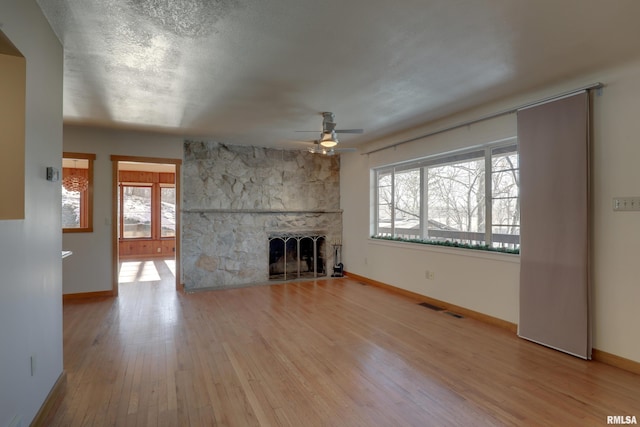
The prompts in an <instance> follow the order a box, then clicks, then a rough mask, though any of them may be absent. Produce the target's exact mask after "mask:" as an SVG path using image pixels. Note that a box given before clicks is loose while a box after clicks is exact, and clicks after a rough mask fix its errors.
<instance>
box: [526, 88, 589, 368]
mask: <svg viewBox="0 0 640 427" xmlns="http://www.w3.org/2000/svg"><path fill="white" fill-rule="evenodd" d="M518 143H519V150H520V185H521V187H520V199H521V224H522V227H521V247H520V320H519V323H518V335H519V336H520V337H522V338H526V339H528V340H531V341H535V342H537V343H539V344H543V345H546V346H549V347H552V348H555V349H557V350H561V351H564V352H567V353H570V354H573V355H575V356H578V357H582V358H585V359H589V358H591V334H590V330H589V325H590V322H589V241H588V237H589V209H588V207H589V94H588V93H587V92H581V93H578V94H575V95H572V96H569V97H566V98H562V99H559V100H556V101H552V102H548V103H545V104H541V105H537V106H533V107H529V108H526V109H523V110H520V111H518Z"/></svg>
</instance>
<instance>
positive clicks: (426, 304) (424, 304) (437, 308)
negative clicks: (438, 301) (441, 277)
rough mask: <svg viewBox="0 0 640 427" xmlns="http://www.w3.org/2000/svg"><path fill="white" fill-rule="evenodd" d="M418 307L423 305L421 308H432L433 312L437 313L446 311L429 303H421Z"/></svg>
mask: <svg viewBox="0 0 640 427" xmlns="http://www.w3.org/2000/svg"><path fill="white" fill-rule="evenodd" d="M418 305H421V306H423V307H427V308H430V309H431V310H435V311H442V310H444V308H442V307H438V306H437V305H433V304H429V303H428V302H421V303H418Z"/></svg>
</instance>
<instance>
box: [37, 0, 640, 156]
mask: <svg viewBox="0 0 640 427" xmlns="http://www.w3.org/2000/svg"><path fill="white" fill-rule="evenodd" d="M38 3H39V4H40V6H41V7H42V9H43V11H44V13H45V15H46V16H47V18H48V20H49V21H50V23H51V25H52V27H53V29H54V31H55V32H56V34H57V35H58V37H59V38H60V40H61V41H62V43H63V45H64V51H65V61H64V67H65V70H64V118H65V122H66V123H72V124H89V125H97V126H106V127H117V128H125V129H143V130H144V129H146V130H154V131H161V132H168V133H175V134H179V135H183V136H190V137H203V138H207V139H213V140H218V141H223V142H227V143H233V144H252V145H262V146H275V147H299V145H296V144H294V143H293V141H295V140H303V139H313V138H316V137H317V136H319V132H320V130H321V129H322V116H321V115H320V113H321V112H323V111H332V112H334V113H335V118H336V122H337V123H338V128H364V129H365V133H364V134H363V135H345V134H343V135H341V137H340V140H341V141H342V143H343V144H344V145H346V146H354V145H358V144H359V143H362V142H366V141H369V140H372V139H375V138H379V137H383V136H386V135H389V134H392V133H395V132H398V131H402V130H405V129H407V128H410V127H413V126H416V125H418V124H421V123H424V122H427V121H430V120H434V119H437V118H441V117H444V116H446V115H449V114H451V113H454V112H457V111H461V110H464V109H467V108H470V107H473V106H476V105H479V104H482V103H485V102H488V101H492V100H497V99H500V98H503V97H505V96H509V95H512V94H514V93H518V92H522V91H525V90H529V89H533V88H536V87H540V86H542V85H546V84H551V83H553V82H557V81H560V80H563V79H566V78H567V77H570V76H572V75H575V74H584V73H587V72H591V71H594V70H597V69H599V68H603V67H606V66H610V65H613V64H616V63H619V62H623V61H628V60H630V59H633V58H637V57H640V24H638V19H639V17H640V1H638V0H396V1H388V0H387V1H383V0H348V1H345V0H322V1H318V0H314V1H311V0H268V1H265V0H263V1H259V0H171V1H167V0H38ZM297 130H312V131H316V130H317V131H318V135H316V134H315V133H307V134H304V133H296V131H297Z"/></svg>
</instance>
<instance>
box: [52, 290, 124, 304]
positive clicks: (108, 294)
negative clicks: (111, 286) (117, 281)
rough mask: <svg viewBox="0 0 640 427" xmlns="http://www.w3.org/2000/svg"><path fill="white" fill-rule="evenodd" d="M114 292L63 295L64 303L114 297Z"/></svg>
mask: <svg viewBox="0 0 640 427" xmlns="http://www.w3.org/2000/svg"><path fill="white" fill-rule="evenodd" d="M112 296H113V291H97V292H81V293H77V294H64V295H62V302H68V301H77V300H83V299H87V298H104V297H112Z"/></svg>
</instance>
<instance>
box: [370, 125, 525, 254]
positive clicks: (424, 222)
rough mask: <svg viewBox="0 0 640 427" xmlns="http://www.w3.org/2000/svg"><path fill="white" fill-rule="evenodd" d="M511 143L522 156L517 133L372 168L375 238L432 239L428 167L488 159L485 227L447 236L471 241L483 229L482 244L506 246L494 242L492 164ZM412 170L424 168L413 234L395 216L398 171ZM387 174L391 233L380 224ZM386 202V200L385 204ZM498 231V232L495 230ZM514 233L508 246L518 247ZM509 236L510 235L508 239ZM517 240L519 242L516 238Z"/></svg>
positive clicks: (517, 236) (485, 167) (485, 189)
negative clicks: (401, 227) (400, 228)
mask: <svg viewBox="0 0 640 427" xmlns="http://www.w3.org/2000/svg"><path fill="white" fill-rule="evenodd" d="M510 147H514V148H515V150H513V151H503V152H505V153H506V152H515V153H516V154H517V155H518V156H519V150H518V141H517V138H516V137H510V138H506V139H503V140H500V141H496V142H492V143H488V144H483V145H479V146H473V147H468V148H464V149H461V150H454V151H449V152H445V153H439V154H436V155H432V156H428V157H422V158H417V159H411V160H407V161H404V162H398V163H394V164H390V165H384V166H380V167H376V168H372V174H371V176H372V181H373V182H372V192H371V194H372V197H373V200H372V211H373V212H372V215H371V217H372V221H373V222H372V224H371V237H373V238H382V239H398V240H403V239H405V240H416V241H421V242H424V243H431V242H432V240H433V239H430V238H429V233H428V230H427V229H428V203H427V202H428V194H427V191H428V185H427V182H426V181H427V177H426V176H427V175H428V174H427V169H428V168H430V167H438V166H446V165H448V164H449V165H450V164H460V163H463V162H464V161H467V160H473V159H476V160H479V161H480V160H482V159H484V170H485V172H484V212H483V214H484V231H479V232H465V231H460V232H459V233H460V235H461V237H457V238H451V239H447V240H454V241H457V240H470V241H474V240H477V239H472V238H471V236H472V235H473V236H475V237H478V234H479V233H481V234H482V235H483V236H484V239H483V241H482V243H481V245H480V246H485V245H486V246H487V247H491V248H493V249H496V250H500V249H502V248H505V246H504V243H503V245H502V246H497V247H494V246H493V245H494V243H498V244H499V242H496V241H495V239H494V238H493V234H494V233H493V228H494V225H496V224H494V221H493V200H494V198H493V181H492V178H493V175H494V170H493V168H492V160H493V157H494V156H495V155H499V154H500V151H501V150H507V149H508V148H510ZM517 169H519V164H518V167H517V168H514V170H517ZM410 170H419V171H420V189H419V192H420V193H419V194H420V201H419V205H420V215H419V227H418V228H417V230H416V231H417V234H416V235H409V234H403V235H399V234H398V233H397V232H396V226H395V225H396V220H395V213H396V209H397V207H396V200H395V192H396V188H395V185H396V179H395V176H396V173H401V172H405V171H410ZM383 175H387V176H389V178H390V181H391V184H390V187H389V193H390V196H391V202H390V206H389V208H388V209H389V213H390V224H389V228H388V231H389V232H388V233H387V232H386V230H387V229H386V228H385V232H382V233H381V232H379V228H380V209H381V203H383V202H382V201H381V200H380V190H379V189H380V188H381V187H379V182H380V177H381V176H383ZM517 197H518V198H519V197H520V194H519V191H518V196H517ZM384 204H385V203H383V205H384ZM519 226H520V221H519V219H518V227H519ZM464 234H468V235H469V237H462V236H463V235H464ZM495 234H498V233H495ZM403 236H408V237H403ZM512 236H514V238H513V241H512V242H508V243H507V244H508V245H513V247H508V246H507V247H506V249H507V250H509V251H510V250H518V249H519V246H520V243H519V234H518V235H515V234H514V235H512ZM507 240H508V239H507ZM516 241H517V242H516ZM464 245H467V244H466V243H465V244H462V246H463V247H464ZM469 246H478V245H475V244H470V245H469Z"/></svg>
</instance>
